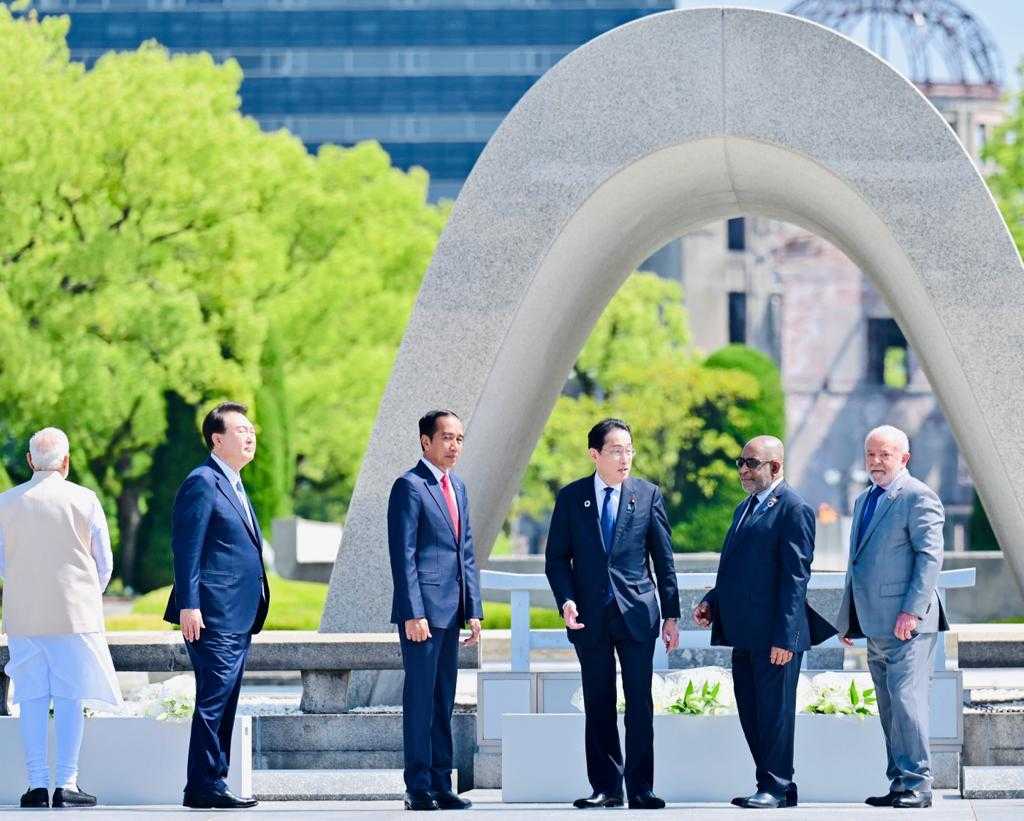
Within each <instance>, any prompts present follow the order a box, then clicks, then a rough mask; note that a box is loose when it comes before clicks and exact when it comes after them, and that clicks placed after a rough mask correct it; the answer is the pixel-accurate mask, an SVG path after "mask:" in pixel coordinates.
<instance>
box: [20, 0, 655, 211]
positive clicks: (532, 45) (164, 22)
mask: <svg viewBox="0 0 1024 821" xmlns="http://www.w3.org/2000/svg"><path fill="white" fill-rule="evenodd" d="M34 7H35V8H37V9H38V10H39V12H40V13H41V14H68V15H69V16H70V17H71V31H70V34H69V37H68V41H69V45H70V47H71V49H72V56H73V58H74V59H76V60H79V61H81V62H84V63H86V64H87V65H91V64H92V63H94V62H95V61H96V59H97V58H98V57H99V56H100V55H102V54H103V53H104V52H107V51H111V50H124V49H134V48H136V47H137V46H138V45H139V44H140V43H142V42H144V41H146V40H151V39H152V40H156V41H158V42H159V43H161V44H162V45H163V46H165V47H167V48H168V49H170V50H171V51H172V52H191V51H209V52H211V53H212V54H213V55H214V57H215V58H216V59H218V60H223V59H227V58H228V57H233V58H235V59H236V60H237V61H238V62H239V64H240V65H241V66H242V69H243V71H244V73H245V80H244V82H243V85H242V110H243V111H244V112H245V113H246V114H249V115H251V116H253V117H255V118H256V119H257V120H259V122H260V123H261V124H262V125H263V127H264V128H266V129H268V130H275V129H278V128H282V127H283V128H287V129H288V130H289V131H291V132H292V133H294V134H296V135H298V136H299V137H300V138H301V139H302V140H303V142H304V143H305V144H306V145H307V146H308V147H309V148H310V149H311V150H315V149H316V147H317V146H319V145H320V144H321V143H337V144H343V145H344V144H351V143H355V142H358V141H360V140H368V139H375V140H378V141H380V143H381V144H382V145H383V146H384V148H385V149H386V150H387V151H388V153H389V154H390V155H391V157H392V160H393V162H394V163H395V164H396V165H398V166H400V167H403V168H407V167H409V166H412V165H420V166H423V167H424V168H426V169H427V171H429V172H430V176H431V196H432V197H434V198H437V197H442V196H444V197H452V196H454V195H455V194H457V193H458V190H459V188H460V187H461V185H462V182H463V180H464V179H465V178H466V177H467V176H468V174H469V171H470V169H471V168H472V167H473V163H474V162H476V158H477V157H478V156H479V154H480V152H481V151H482V150H483V147H484V144H485V143H486V142H487V139H488V138H489V137H490V135H491V134H492V133H493V132H494V130H495V129H496V128H497V126H498V124H499V123H500V122H501V120H502V118H503V117H504V116H505V114H506V113H507V112H508V111H509V109H511V108H512V106H513V105H515V103H516V101H517V100H519V98H520V97H521V96H522V95H523V93H524V92H525V91H526V90H527V89H528V88H529V87H530V86H531V85H532V84H533V83H534V81H536V80H537V78H538V77H540V75H541V74H543V73H544V72H545V71H547V69H549V68H550V67H551V66H552V65H554V64H555V63H556V62H557V61H558V60H559V59H561V58H562V57H563V56H564V55H565V54H567V53H568V52H570V51H572V50H573V49H575V48H576V47H577V46H579V45H581V44H583V43H585V42H587V41H588V40H590V39H592V38H593V37H596V36H597V35H599V34H602V33H603V32H606V31H608V30H609V29H612V28H615V27H616V26H619V25H622V24H623V23H627V22H629V21H630V20H634V19H636V18H638V17H642V16H644V15H647V14H652V13H655V12H659V11H666V10H668V9H671V8H672V7H673V3H672V2H671V0H37V2H36V3H35V4H34Z"/></svg>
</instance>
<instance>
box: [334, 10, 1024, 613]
mask: <svg viewBox="0 0 1024 821" xmlns="http://www.w3.org/2000/svg"><path fill="white" fill-rule="evenodd" d="M740 214H759V215H764V216H769V217H774V218H777V219H781V220H786V221H788V222H792V223H796V224H799V225H801V226H804V227H806V228H808V229H810V230H812V231H814V232H815V233H817V234H819V235H820V236H822V237H824V238H826V239H828V240H830V241H831V242H833V243H834V244H835V245H836V246H838V247H839V248H841V249H842V250H843V251H844V252H845V253H846V254H847V255H848V256H849V257H850V258H851V259H852V260H853V261H854V262H855V263H856V264H858V265H859V266H860V267H861V268H862V269H863V270H864V271H866V272H868V273H869V275H870V276H871V277H872V279H873V281H874V282H875V284H876V285H877V286H878V288H879V289H880V290H881V291H882V293H883V294H884V296H885V297H886V299H887V300H888V303H889V305H890V306H891V307H892V309H893V313H894V314H895V316H896V318H897V319H898V321H899V323H900V325H901V326H902V328H903V330H904V332H905V333H906V335H907V337H908V339H909V340H910V342H911V343H912V344H913V346H914V348H915V350H916V351H917V352H918V353H919V354H920V355H921V359H922V360H923V365H924V368H925V370H926V373H927V375H928V378H929V379H930V381H931V384H932V386H933V387H934V389H935V391H936V393H937V394H938V397H939V399H940V401H941V403H942V406H943V408H944V409H945V412H946V415H947V417H948V419H949V421H950V423H951V425H952V427H953V430H954V432H955V434H956V437H957V439H958V441H959V444H960V447H961V449H962V451H963V453H964V455H965V457H966V458H967V460H968V462H969V464H970V467H971V470H972V472H973V474H974V476H975V478H976V480H977V483H978V487H979V490H980V492H981V495H982V497H983V499H984V501H985V504H986V507H987V509H988V511H989V513H990V514H991V518H992V523H993V525H994V527H995V530H996V533H997V535H998V536H999V538H1000V541H1001V543H1002V545H1003V547H1004V548H1005V550H1006V551H1007V554H1008V558H1009V559H1010V562H1011V565H1012V566H1013V568H1014V570H1015V572H1016V574H1017V578H1018V579H1024V482H1022V481H1021V477H1020V469H1021V468H1022V467H1024V412H1022V411H1021V408H1020V402H1019V398H1018V396H1017V394H1018V393H1019V392H1020V390H1021V388H1022V385H1024V379H1022V374H1024V367H1022V365H1024V322H1022V316H1024V270H1022V266H1021V260H1020V256H1019V255H1018V253H1017V250H1016V248H1015V247H1014V245H1013V242H1012V241H1011V238H1010V235H1009V233H1008V231H1007V229H1006V226H1005V224H1004V223H1003V220H1002V218H1001V217H1000V215H999V212H998V211H997V209H996V206H995V204H994V203H993V200H992V198H991V196H990V194H989V191H988V189H987V188H986V186H985V184H984V182H983V180H982V178H981V177H980V176H979V174H978V172H977V171H976V169H975V167H974V165H973V164H972V162H971V160H970V159H969V157H968V156H967V154H966V153H965V152H964V150H963V148H962V147H961V146H960V144H959V143H958V142H957V139H956V137H955V136H954V134H953V132H952V131H951V130H950V129H949V127H948V126H947V125H946V123H945V121H944V120H943V119H942V117H941V116H940V115H939V113H938V112H937V111H936V110H935V109H934V108H933V107H932V106H931V104H930V103H929V102H928V101H927V100H926V99H925V98H924V97H923V96H922V95H921V94H920V93H919V92H918V91H917V89H916V88H915V87H914V86H913V85H911V84H910V83H909V82H908V81H907V80H906V79H904V78H903V77H902V76H901V75H900V74H898V73H897V72H896V71H895V70H894V69H893V68H892V67H890V66H889V65H887V64H886V63H884V62H883V61H881V60H880V59H878V58H877V57H875V56H874V55H873V54H871V53H870V52H869V51H867V50H866V49H864V48H862V47H860V46H858V45H857V44H855V43H853V42H852V41H850V40H848V39H846V38H844V37H842V36H841V35H838V34H836V33H835V32H833V31H830V30H828V29H825V28H822V27H820V26H818V25H815V24H813V23H809V22H806V21H804V20H800V19H797V18H795V17H790V16H787V15H783V14H775V13H768V12H759V11H751V10H745V9H732V8H728V9H726V8H706V9H697V10H692V11H673V12H666V13H664V14H658V15H653V16H650V17H646V18H643V19H642V20H639V21H636V22H633V23H630V24H628V25H625V26H622V27H621V28H618V29H615V30H614V31H611V32H609V33H607V34H605V35H604V36H602V37H598V38H597V39H595V40H593V41H592V42H590V43H588V44H587V45H585V46H583V47H582V48H580V49H578V50H577V51H575V52H573V53H572V54H570V55H568V56H567V57H566V58H565V59H563V60H562V61H561V62H560V63H559V64H558V65H557V66H555V67H554V68H553V69H551V70H550V71H549V72H548V73H547V74H545V75H544V77H542V78H541V80H540V81H539V82H538V83H537V84H536V85H535V86H534V87H533V88H532V89H531V90H530V91H529V92H528V93H527V94H526V95H525V96H524V97H523V99H522V100H521V101H520V102H519V104H518V105H517V106H516V107H515V108H514V109H513V110H512V112H511V113H510V114H509V115H508V117H507V118H506V119H505V121H504V122H503V124H502V125H501V127H500V128H499V129H498V131H497V132H496V133H495V135H494V136H493V137H492V139H491V140H490V142H489V143H488V145H487V148H486V149H485V150H484V152H483V154H482V156H481V157H480V159H479V161H478V162H477V164H476V167H475V168H474V170H473V173H472V175H471V176H470V178H469V179H468V181H467V182H466V185H465V187H464V188H463V190H462V193H461V195H460V196H459V199H458V201H457V202H456V204H455V207H454V210H453V212H452V215H451V219H450V221H449V223H448V227H447V228H446V230H445V232H444V235H443V236H442V238H441V241H440V244H439V245H438V248H437V252H436V254H435V256H434V259H433V261H432V263H431V265H430V268H429V270H428V272H427V275H426V278H425V280H424V283H423V288H422V290H421V292H420V295H419V298H418V301H417V303H416V307H415V309H414V312H413V315H412V319H411V321H410V323H409V327H408V329H407V331H406V334H405V338H404V340H403V342H402V346H401V349H400V351H399V354H398V358H397V361H396V363H395V367H394V371H393V373H392V376H391V381H390V384H389V385H388V388H387V391H386V393H385V396H384V399H383V401H382V403H381V407H380V411H379V415H378V417H377V422H376V426H375V428H374V431H373V435H372V438H371V441H370V447H369V450H368V451H367V454H366V457H365V459H364V462H363V469H362V472H361V474H360V476H359V479H358V482H357V484H356V489H355V494H354V496H353V499H352V506H351V509H350V512H349V515H348V522H347V525H346V529H345V533H344V539H343V542H342V546H341V551H340V552H339V555H338V559H337V562H336V564H335V567H334V573H333V576H332V579H331V588H330V593H329V596H328V600H327V606H326V609H325V612H324V617H323V621H322V624H321V629H322V630H325V631H335V630H339V631H361V630H377V629H384V628H386V625H387V620H388V615H389V608H390V575H389V570H388V557H387V533H386V519H385V513H386V508H387V496H388V492H389V489H390V486H391V482H392V481H393V479H394V478H395V477H396V476H397V475H398V474H399V473H401V472H402V471H403V470H404V469H406V468H408V467H409V466H410V465H411V464H412V463H413V462H414V460H415V459H416V458H417V457H418V454H419V448H418V444H417V441H416V435H415V427H416V419H417V418H418V416H419V414H420V413H421V412H422V411H423V410H425V409H427V408H430V407H433V406H447V407H451V408H453V409H456V410H457V411H458V412H459V413H460V414H461V415H463V418H464V420H465V421H466V423H467V449H466V452H465V455H464V457H463V461H462V464H461V469H460V471H461V473H462V475H463V476H464V478H465V479H466V481H467V483H468V485H469V487H470V488H471V492H472V504H473V509H472V522H473V528H474V532H475V535H476V538H477V544H478V552H479V554H480V555H481V556H486V553H487V550H488V549H489V546H490V544H491V543H492V541H493V539H494V537H495V535H496V533H497V531H498V528H499V527H500V524H501V522H502V519H503V518H504V516H505V514H506V511H507V510H508V506H509V504H510V502H511V499H512V497H513V495H514V493H515V491H516V488H517V487H518V484H519V480H520V477H521V474H522V471H523V470H524V468H525V466H526V463H527V461H528V459H529V456H530V453H531V452H532V450H533V447H534V444H535V443H536V441H537V438H538V436H539V434H540V433H541V431H542V429H543V427H544V424H545V422H546V420H547V417H548V415H549V413H550V411H551V408H552V406H553V404H554V402H555V399H556V398H557V396H558V393H559V390H560V389H561V387H562V385H563V383H564V380H565V378H566V375H567V374H568V372H569V369H570V367H571V364H572V362H573V361H574V359H575V357H576V355H577V354H578V352H579V350H580V348H581V347H582V345H583V343H584V341H585V340H586V338H587V336H588V334H589V332H590V330H591V328H592V326H593V324H594V322H595V321H596V320H597V318H598V316H599V315H600V313H601V311H602V310H603V308H604V307H605V305H606V304H607V303H608V301H609V299H610V298H611V297H612V295H613V294H614V293H615V291H616V290H617V289H618V287H619V286H620V285H621V283H622V281H623V280H624V278H625V277H626V276H627V274H628V273H629V272H630V271H631V270H632V269H633V268H634V267H635V266H636V265H637V264H639V263H640V262H641V261H642V260H643V259H644V258H645V257H646V256H648V255H649V254H650V253H651V252H653V251H654V250H656V249H657V248H659V247H661V246H662V245H663V244H665V243H666V242H668V241H669V240H671V239H673V238H675V237H678V236H680V235H682V234H683V233H685V232H686V231H688V230H690V229H692V228H694V227H697V226H699V225H701V224H702V223H706V222H709V221H712V220H719V219H722V218H724V217H729V216H737V215H740ZM883 421H885V420H882V419H879V420H878V422H879V423H881V422H883ZM719 535H720V534H714V537H715V538H718V536H719Z"/></svg>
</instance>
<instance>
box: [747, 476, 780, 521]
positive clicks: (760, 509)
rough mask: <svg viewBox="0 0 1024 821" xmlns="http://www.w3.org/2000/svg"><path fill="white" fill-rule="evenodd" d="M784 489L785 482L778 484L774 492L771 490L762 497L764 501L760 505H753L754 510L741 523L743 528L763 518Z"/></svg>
mask: <svg viewBox="0 0 1024 821" xmlns="http://www.w3.org/2000/svg"><path fill="white" fill-rule="evenodd" d="M785 487H786V482H785V480H783V481H781V482H779V483H778V484H777V485H776V486H775V490H773V491H772V492H771V493H769V494H768V495H767V496H765V497H764V501H763V502H761V503H760V504H757V505H754V510H753V511H752V512H751V514H750V515H749V516H748V517H747V520H746V521H745V522H744V523H743V526H744V527H746V526H747V525H748V524H753V523H754V522H756V521H757V520H758V519H760V518H761V517H762V516H764V515H765V513H767V512H768V511H769V510H770V509H771V508H773V507H775V504H776V500H777V499H778V498H779V495H780V494H781V493H782V491H783V489H784V488H785Z"/></svg>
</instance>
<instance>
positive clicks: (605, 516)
mask: <svg viewBox="0 0 1024 821" xmlns="http://www.w3.org/2000/svg"><path fill="white" fill-rule="evenodd" d="M614 490H615V488H611V487H606V488H605V489H604V504H602V505H601V536H602V537H603V538H604V552H605V553H611V552H612V539H614V538H615V511H614V510H612V492H613V491H614Z"/></svg>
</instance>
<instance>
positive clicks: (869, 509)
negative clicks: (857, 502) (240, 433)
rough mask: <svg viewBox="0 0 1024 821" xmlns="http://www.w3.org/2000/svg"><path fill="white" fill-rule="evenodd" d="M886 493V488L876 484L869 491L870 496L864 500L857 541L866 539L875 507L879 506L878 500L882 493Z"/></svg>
mask: <svg viewBox="0 0 1024 821" xmlns="http://www.w3.org/2000/svg"><path fill="white" fill-rule="evenodd" d="M883 493H885V488H881V487H879V486H878V485H875V486H874V487H873V488H871V490H870V491H869V492H868V498H867V499H865V500H864V509H863V510H862V511H861V514H860V527H859V528H858V529H857V542H858V544H859V543H860V542H863V541H864V531H866V530H867V529H868V525H869V524H871V517H872V516H874V515H875V508H876V507H877V506H878V500H879V498H881V496H882V494H883Z"/></svg>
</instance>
